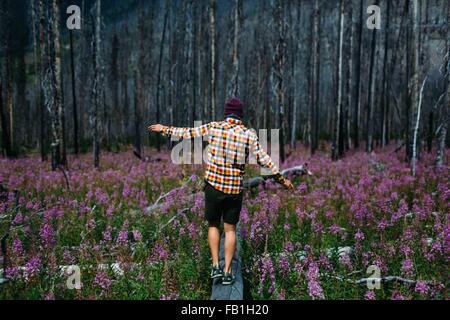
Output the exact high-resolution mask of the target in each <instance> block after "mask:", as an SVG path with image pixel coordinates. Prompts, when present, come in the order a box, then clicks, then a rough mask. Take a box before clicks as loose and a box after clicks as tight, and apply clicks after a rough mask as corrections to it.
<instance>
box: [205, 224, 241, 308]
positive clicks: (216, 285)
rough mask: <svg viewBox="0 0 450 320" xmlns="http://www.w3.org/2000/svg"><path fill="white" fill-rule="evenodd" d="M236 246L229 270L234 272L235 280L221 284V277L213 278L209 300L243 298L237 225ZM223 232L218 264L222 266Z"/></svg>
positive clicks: (223, 257) (223, 261)
mask: <svg viewBox="0 0 450 320" xmlns="http://www.w3.org/2000/svg"><path fill="white" fill-rule="evenodd" d="M236 239H237V246H236V250H235V252H234V256H233V261H232V263H231V270H232V273H233V274H234V276H235V277H236V278H235V281H234V283H233V284H232V285H223V284H222V279H214V280H213V284H212V290H211V300H243V299H244V279H243V278H242V263H241V257H240V252H241V238H240V232H239V226H237V228H236ZM224 242H225V232H223V233H222V238H221V240H220V252H219V264H220V266H221V267H222V268H224V267H225V254H224Z"/></svg>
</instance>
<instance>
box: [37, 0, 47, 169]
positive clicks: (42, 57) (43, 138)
mask: <svg viewBox="0 0 450 320" xmlns="http://www.w3.org/2000/svg"><path fill="white" fill-rule="evenodd" d="M38 11H39V101H38V103H39V117H40V119H39V124H40V129H39V145H40V152H41V160H42V161H46V160H47V153H48V151H47V117H46V115H47V114H46V111H47V109H46V107H45V100H44V90H45V88H44V87H45V82H44V79H45V71H46V52H45V49H46V46H45V41H46V38H47V35H46V28H45V19H46V14H45V12H46V11H45V8H44V2H43V0H39V2H38Z"/></svg>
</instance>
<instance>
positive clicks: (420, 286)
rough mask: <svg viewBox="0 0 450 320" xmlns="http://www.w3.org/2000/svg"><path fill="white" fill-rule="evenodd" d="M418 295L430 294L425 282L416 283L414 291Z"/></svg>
mask: <svg viewBox="0 0 450 320" xmlns="http://www.w3.org/2000/svg"><path fill="white" fill-rule="evenodd" d="M414 290H415V291H416V292H417V293H419V294H421V295H423V296H424V295H426V294H427V293H428V290H429V288H428V285H427V283H426V282H425V281H420V280H419V281H417V282H416V287H415V289H414Z"/></svg>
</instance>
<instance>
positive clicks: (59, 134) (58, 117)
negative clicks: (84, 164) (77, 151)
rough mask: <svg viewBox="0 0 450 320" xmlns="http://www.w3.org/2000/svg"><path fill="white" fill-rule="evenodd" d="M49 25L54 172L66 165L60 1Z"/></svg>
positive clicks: (52, 9)
mask: <svg viewBox="0 0 450 320" xmlns="http://www.w3.org/2000/svg"><path fill="white" fill-rule="evenodd" d="M49 11H50V15H49V23H48V24H47V48H48V52H47V56H48V62H47V71H46V77H45V78H46V79H45V88H46V90H45V93H46V94H45V101H46V102H45V105H46V107H47V110H48V112H49V114H50V118H51V133H52V141H51V155H52V170H56V169H57V168H58V167H59V166H60V165H65V164H66V163H65V159H64V157H63V150H64V141H63V140H64V135H63V117H64V114H63V104H62V84H61V49H60V42H59V41H60V38H59V1H58V0H53V1H52V2H51V6H50V8H49Z"/></svg>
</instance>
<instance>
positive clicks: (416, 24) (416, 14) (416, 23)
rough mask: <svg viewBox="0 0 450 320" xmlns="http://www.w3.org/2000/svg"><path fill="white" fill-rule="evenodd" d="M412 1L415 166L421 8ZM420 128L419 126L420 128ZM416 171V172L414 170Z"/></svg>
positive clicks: (411, 137) (411, 141) (411, 143)
mask: <svg viewBox="0 0 450 320" xmlns="http://www.w3.org/2000/svg"><path fill="white" fill-rule="evenodd" d="M411 2H412V19H413V20H412V22H413V29H412V45H411V59H412V73H411V78H410V87H411V105H410V114H409V119H410V133H409V140H408V146H410V148H411V153H410V155H411V161H412V165H413V167H415V162H416V159H415V158H416V154H415V151H416V148H417V145H416V143H417V141H416V139H415V138H414V137H415V135H416V133H415V131H416V128H415V126H414V125H413V124H414V123H417V124H418V123H419V122H418V119H419V117H420V114H419V110H418V108H419V101H420V88H419V78H420V76H421V75H420V73H421V72H420V69H419V68H420V49H419V48H420V44H419V41H420V30H419V28H420V10H419V2H418V0H411ZM418 129H419V128H417V130H418ZM413 173H414V172H413Z"/></svg>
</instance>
